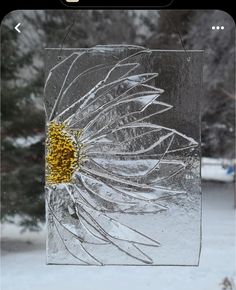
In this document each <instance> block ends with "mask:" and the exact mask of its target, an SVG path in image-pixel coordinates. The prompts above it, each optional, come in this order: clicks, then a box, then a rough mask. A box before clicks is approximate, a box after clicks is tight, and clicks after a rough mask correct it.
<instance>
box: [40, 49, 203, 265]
mask: <svg viewBox="0 0 236 290" xmlns="http://www.w3.org/2000/svg"><path fill="white" fill-rule="evenodd" d="M201 73H202V52H201V51H188V52H187V53H186V52H184V51H160V50H148V49H145V48H142V47H136V46H96V47H94V48H90V49H47V50H46V81H45V110H46V118H47V142H46V187H45V188H46V211H47V227H48V237H47V263H48V264H81V265H113V264H117V265H197V264H198V262H199V252H200V235H201V233H200V232H201V231H200V228H201V194H200V153H199V143H200V129H199V128H200V126H199V102H200V96H201Z"/></svg>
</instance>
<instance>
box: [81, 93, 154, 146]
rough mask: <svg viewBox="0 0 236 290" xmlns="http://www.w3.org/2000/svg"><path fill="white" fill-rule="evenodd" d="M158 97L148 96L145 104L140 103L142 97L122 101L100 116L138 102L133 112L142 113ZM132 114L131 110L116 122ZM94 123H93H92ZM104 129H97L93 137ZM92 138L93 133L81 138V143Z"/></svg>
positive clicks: (105, 110) (117, 117) (107, 124)
mask: <svg viewBox="0 0 236 290" xmlns="http://www.w3.org/2000/svg"><path fill="white" fill-rule="evenodd" d="M158 96H159V95H156V94H155V95H150V96H147V97H149V98H147V100H146V103H145V102H143V103H142V99H141V98H142V97H140V98H136V99H132V100H124V101H120V102H119V103H118V104H113V105H111V106H109V107H107V108H106V109H104V110H103V111H102V116H105V114H106V113H107V112H109V111H111V110H112V109H115V108H116V107H117V106H118V105H122V104H127V106H128V105H129V104H131V103H134V104H135V103H138V102H140V104H139V107H138V108H137V109H135V108H134V110H135V111H134V112H142V111H144V110H145V109H146V108H147V107H148V106H149V105H150V104H152V103H153V102H154V100H155V99H156V98H157V97H158ZM132 113H133V112H132V110H131V112H129V113H127V114H125V115H123V116H120V117H119V116H116V121H117V120H119V119H121V117H125V116H129V115H130V114H132ZM112 121H113V120H112ZM112 121H111V122H108V123H106V124H104V125H105V127H107V126H109V125H110V124H111V123H112ZM97 122H98V123H99V119H98V120H97ZM94 123H95V122H94ZM94 123H91V125H90V127H91V126H92V125H93V124H94ZM88 128H89V127H87V129H88ZM103 129H104V127H102V128H101V129H99V130H98V131H96V134H95V135H98V134H99V133H100V132H101V131H102V130H103ZM93 137H94V134H93V133H91V134H90V135H88V136H87V137H85V139H83V138H84V137H81V140H82V141H83V142H86V141H87V140H89V139H91V138H93Z"/></svg>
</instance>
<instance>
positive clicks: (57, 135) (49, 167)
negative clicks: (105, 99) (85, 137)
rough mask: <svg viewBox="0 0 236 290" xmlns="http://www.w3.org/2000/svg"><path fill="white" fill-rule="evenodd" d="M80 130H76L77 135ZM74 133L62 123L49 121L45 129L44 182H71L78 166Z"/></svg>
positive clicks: (77, 148)
mask: <svg viewBox="0 0 236 290" xmlns="http://www.w3.org/2000/svg"><path fill="white" fill-rule="evenodd" d="M78 134H80V132H77V136H78ZM75 136H76V134H75V133H74V132H73V131H71V130H70V129H68V128H66V126H65V125H64V124H62V123H56V122H50V123H49V125H48V130H47V140H46V144H47V154H46V183H48V184H59V183H68V182H71V180H72V176H73V173H74V172H75V169H77V168H78V166H79V155H80V154H79V149H81V148H80V146H77V144H76V142H75V141H74V140H73V139H75V138H73V137H75Z"/></svg>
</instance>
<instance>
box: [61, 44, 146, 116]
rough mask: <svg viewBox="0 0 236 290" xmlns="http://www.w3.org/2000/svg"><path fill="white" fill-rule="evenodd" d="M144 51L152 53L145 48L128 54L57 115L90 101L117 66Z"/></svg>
mask: <svg viewBox="0 0 236 290" xmlns="http://www.w3.org/2000/svg"><path fill="white" fill-rule="evenodd" d="M142 53H151V52H150V51H148V50H144V51H139V52H137V53H135V54H132V55H131V56H128V57H127V58H125V59H122V60H121V61H119V62H118V63H117V64H116V65H115V66H114V67H113V68H112V69H111V70H110V71H109V72H108V73H107V75H106V77H105V78H104V79H103V80H101V81H100V82H98V84H97V85H95V86H94V87H93V88H92V89H91V90H90V91H89V92H88V93H87V94H85V95H84V96H83V97H81V98H80V99H79V100H77V101H76V102H74V103H73V104H72V105H71V106H69V107H68V108H67V109H65V110H64V111H62V112H61V113H60V114H59V115H58V116H57V117H61V116H62V115H63V114H65V113H66V112H68V111H69V110H70V109H72V108H73V107H74V106H76V105H78V104H81V103H82V102H84V101H86V102H88V101H89V96H90V95H91V94H92V93H94V92H95V91H97V90H98V89H99V88H100V87H101V86H102V85H103V84H104V83H105V82H106V80H107V79H108V78H109V76H110V75H111V73H112V72H113V71H114V70H115V69H116V68H117V66H119V65H120V64H121V63H122V62H124V61H126V60H128V59H130V58H131V57H134V56H136V55H138V54H142Z"/></svg>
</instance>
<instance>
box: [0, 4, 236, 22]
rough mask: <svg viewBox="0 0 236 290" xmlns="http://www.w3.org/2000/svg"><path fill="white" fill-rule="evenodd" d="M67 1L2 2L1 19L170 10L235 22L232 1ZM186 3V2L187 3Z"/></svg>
mask: <svg viewBox="0 0 236 290" xmlns="http://www.w3.org/2000/svg"><path fill="white" fill-rule="evenodd" d="M63 1H65V0H38V1H37V0H36V1H32V0H24V1H18V0H12V1H6V0H2V1H1V10H0V17H1V18H0V19H1V20H2V19H3V18H4V16H5V15H7V14H8V13H9V12H11V11H13V10H67V9H68V10H72V9H73V10H74V9H78V10H79V9H111V10H115V9H156V10H162V9H168V10H223V11H225V12H227V13H228V14H230V15H231V16H232V17H233V18H234V20H235V19H236V17H235V9H234V5H233V2H232V1H222V2H219V1H217V0H215V1H213V0H195V1H191V2H190V1H186V0H145V1H142V0H112V5H111V0H110V1H108V0H79V2H78V3H77V4H76V5H75V4H71V5H69V4H67V5H64V4H63ZM185 1H186V2H185Z"/></svg>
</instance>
